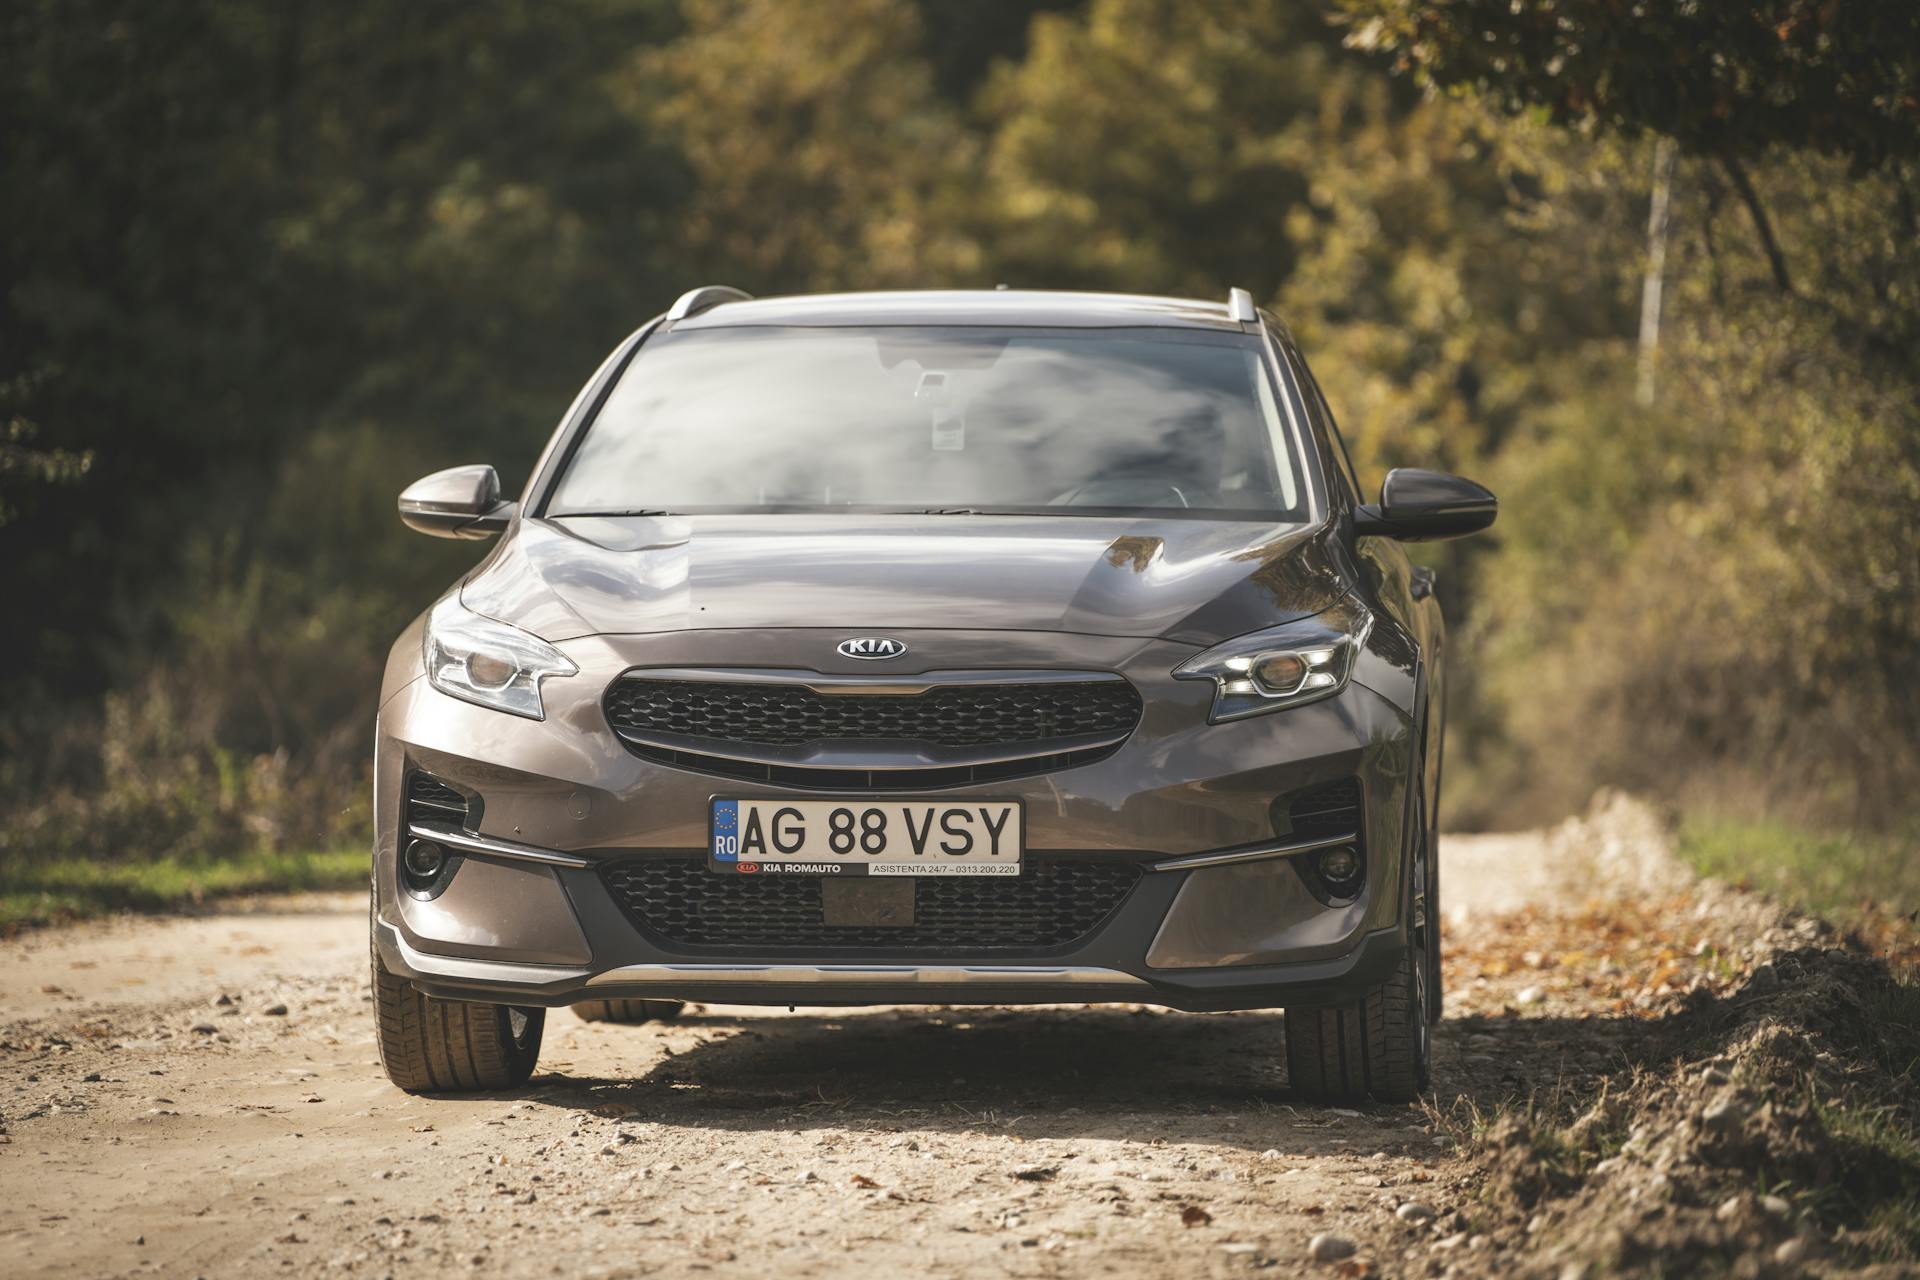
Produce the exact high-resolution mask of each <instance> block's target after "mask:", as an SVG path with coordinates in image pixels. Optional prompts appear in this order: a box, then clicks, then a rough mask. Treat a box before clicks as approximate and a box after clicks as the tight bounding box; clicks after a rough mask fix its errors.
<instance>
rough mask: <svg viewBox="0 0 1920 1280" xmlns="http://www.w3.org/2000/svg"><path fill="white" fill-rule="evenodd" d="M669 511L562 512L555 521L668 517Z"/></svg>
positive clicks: (640, 509) (647, 509) (642, 508)
mask: <svg viewBox="0 0 1920 1280" xmlns="http://www.w3.org/2000/svg"><path fill="white" fill-rule="evenodd" d="M672 514H673V512H671V511H655V510H653V509H652V508H649V507H634V508H633V509H632V510H629V511H562V512H560V513H559V514H558V515H557V516H556V517H555V519H559V520H571V519H576V518H578V519H602V518H605V517H611V516H670V515H672Z"/></svg>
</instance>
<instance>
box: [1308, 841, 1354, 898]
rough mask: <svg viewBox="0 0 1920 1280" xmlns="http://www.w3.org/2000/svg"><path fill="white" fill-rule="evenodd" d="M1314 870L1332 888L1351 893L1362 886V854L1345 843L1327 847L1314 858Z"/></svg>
mask: <svg viewBox="0 0 1920 1280" xmlns="http://www.w3.org/2000/svg"><path fill="white" fill-rule="evenodd" d="M1314 870H1316V871H1318V872H1319V873H1320V878H1321V879H1322V880H1325V881H1326V882H1327V886H1328V887H1329V888H1331V889H1335V890H1338V891H1339V892H1341V893H1350V892H1352V891H1353V890H1355V889H1357V888H1359V886H1360V872H1361V866H1360V855H1359V854H1358V853H1356V852H1354V851H1353V850H1352V849H1349V848H1348V847H1347V846H1345V845H1340V846H1338V847H1336V848H1333V849H1326V850H1323V851H1322V852H1321V853H1319V854H1318V855H1317V856H1316V857H1315V858H1314Z"/></svg>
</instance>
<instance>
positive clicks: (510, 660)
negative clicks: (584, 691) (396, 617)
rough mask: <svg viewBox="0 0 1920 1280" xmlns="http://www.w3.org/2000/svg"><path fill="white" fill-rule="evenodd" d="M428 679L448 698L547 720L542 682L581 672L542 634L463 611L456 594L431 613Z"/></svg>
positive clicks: (435, 607)
mask: <svg viewBox="0 0 1920 1280" xmlns="http://www.w3.org/2000/svg"><path fill="white" fill-rule="evenodd" d="M426 660H427V679H428V680H429V681H431V682H432V684H433V687H434V688H436V689H438V690H439V691H440V692H442V693H444V694H447V695H448V696H449V697H454V698H461V699H464V700H465V701H467V702H474V703H478V704H479V705H480V706H483V707H492V708H493V709H494V710H495V711H505V712H508V713H510V714H512V715H516V716H526V717H527V718H528V719H530V720H544V719H546V718H547V709H546V707H545V706H543V705H542V704H541V701H540V682H541V681H542V680H544V679H546V678H547V677H548V676H570V675H575V674H577V673H578V672H579V670H580V668H579V667H577V666H575V665H574V662H573V659H571V658H569V657H568V656H567V655H566V654H564V653H562V652H560V651H559V650H558V649H556V648H554V647H553V646H552V645H550V644H548V643H547V642H546V641H545V640H542V639H541V638H540V637H539V636H536V635H533V634H530V633H529V632H525V631H522V630H521V629H520V628H518V627H510V626H508V625H507V624H506V623H504V622H495V621H494V620H493V619H492V618H483V617H481V616H480V615H479V614H477V613H473V612H471V611H469V610H467V609H465V608H462V607H461V604H460V597H459V594H458V593H457V592H456V593H455V594H453V595H450V596H448V597H447V598H446V599H444V600H442V601H441V602H440V603H439V604H437V605H435V606H433V612H431V613H429V614H428V615H427V635H426Z"/></svg>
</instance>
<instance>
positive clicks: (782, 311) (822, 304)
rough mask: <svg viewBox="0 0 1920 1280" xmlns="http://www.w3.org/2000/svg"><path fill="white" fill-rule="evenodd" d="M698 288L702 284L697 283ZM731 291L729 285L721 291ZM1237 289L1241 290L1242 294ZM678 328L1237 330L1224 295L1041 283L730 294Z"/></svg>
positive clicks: (676, 326)
mask: <svg viewBox="0 0 1920 1280" xmlns="http://www.w3.org/2000/svg"><path fill="white" fill-rule="evenodd" d="M702 292H704V291H702ZM726 292H728V293H731V292H732V291H731V290H728V291H726ZM1243 296H1244V295H1243ZM670 322H671V324H672V327H673V328H674V329H675V330H681V329H725V328H734V327H738V326H743V325H792V326H807V327H820V328H831V327H835V326H854V325H1000V326H1008V325H1013V326H1025V325H1032V326H1036V327H1047V328H1052V327H1060V328H1086V329H1111V328H1125V327H1151V328H1170V329H1215V330H1222V331H1226V332H1235V333H1237V332H1242V331H1243V327H1242V325H1241V324H1240V322H1239V321H1237V320H1235V319H1233V318H1232V317H1231V316H1230V315H1229V313H1228V304H1227V303H1225V302H1202V301H1199V300H1197V299H1194V298H1161V297H1153V296H1149V295H1146V294H1127V293H1069V292H1054V291H1051V290H1044V289H915V290H897V291H891V292H874V293H816V294H796V295H794V296H792V297H785V298H745V297H743V296H742V297H733V298H727V299H725V300H720V301H715V302H712V303H710V304H709V305H706V306H704V307H702V308H700V309H697V310H695V311H694V312H693V314H691V315H687V316H685V317H684V318H681V319H672V320H671V321H670Z"/></svg>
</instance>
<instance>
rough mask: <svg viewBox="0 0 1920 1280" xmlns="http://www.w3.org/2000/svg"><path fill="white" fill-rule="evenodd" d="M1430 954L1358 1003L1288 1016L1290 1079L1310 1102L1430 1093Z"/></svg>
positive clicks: (1403, 1098) (1414, 950) (1410, 959)
mask: <svg viewBox="0 0 1920 1280" xmlns="http://www.w3.org/2000/svg"><path fill="white" fill-rule="evenodd" d="M1425 956H1426V949H1425V948H1424V947H1421V946H1411V947H1408V948H1407V950H1406V952H1405V953H1404V954H1403V955H1402V956H1401V957H1400V961H1399V963H1398V964H1396V965H1395V966H1394V969H1393V973H1392V974H1390V975H1389V976H1388V978H1387V980H1386V981H1385V982H1383V983H1381V984H1380V985H1379V986H1377V987H1375V988H1374V989H1373V990H1371V991H1369V992H1367V994H1366V996H1365V997H1364V998H1362V999H1360V1000H1358V1001H1356V1002H1355V1003H1353V1004H1348V1005H1339V1006H1336V1007H1334V1008H1331V1009H1289V1010H1287V1080H1288V1082H1289V1083H1290V1084H1291V1085H1292V1086H1293V1089H1294V1092H1296V1093H1298V1094H1299V1095H1300V1096H1301V1097H1302V1098H1304V1099H1306V1100H1307V1101H1309V1102H1366V1101H1369V1100H1371V1101H1374V1102H1412V1101H1413V1100H1414V1099H1415V1098H1417V1097H1419V1096H1420V1093H1421V1091H1422V1090H1424V1089H1425V1088H1426V1087H1427V1046H1428V1038H1429V1036H1430V1034H1431V1028H1430V1027H1429V1025H1428V1022H1427V1009H1426V1005H1427V1000H1426V990H1427V976H1426V972H1425V969H1426V963H1425Z"/></svg>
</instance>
